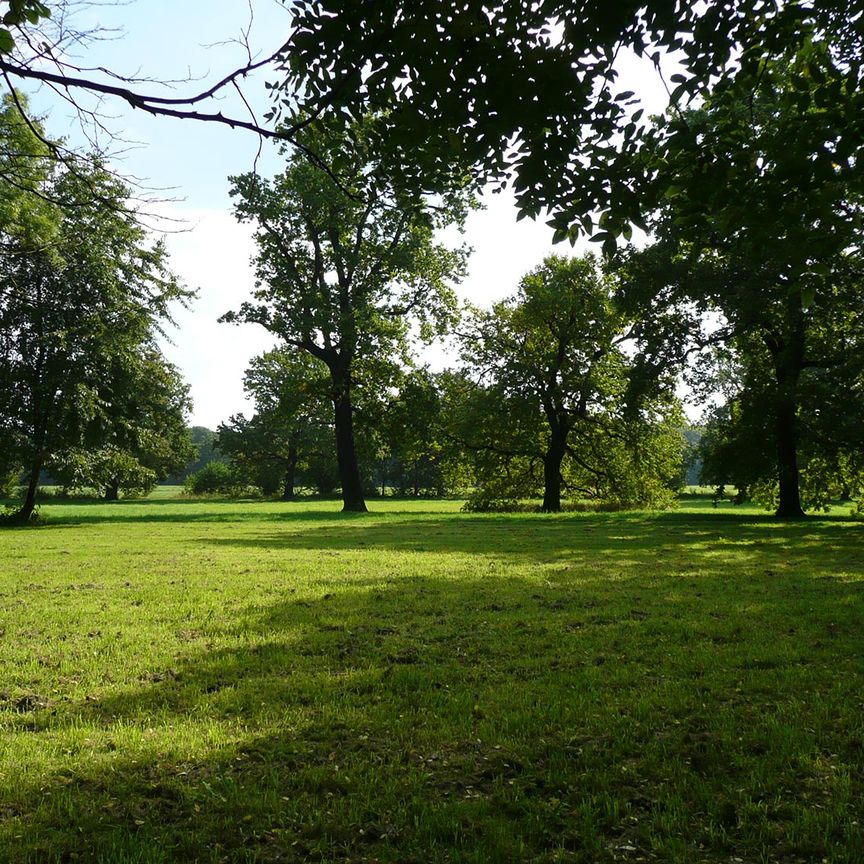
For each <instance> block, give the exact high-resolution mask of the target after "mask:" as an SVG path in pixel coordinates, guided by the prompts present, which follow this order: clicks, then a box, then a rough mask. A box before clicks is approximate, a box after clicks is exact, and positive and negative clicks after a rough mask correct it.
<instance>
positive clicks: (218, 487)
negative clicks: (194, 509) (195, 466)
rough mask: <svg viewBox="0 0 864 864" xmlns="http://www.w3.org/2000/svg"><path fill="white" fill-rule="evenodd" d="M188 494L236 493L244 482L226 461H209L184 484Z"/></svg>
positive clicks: (240, 489) (241, 488)
mask: <svg viewBox="0 0 864 864" xmlns="http://www.w3.org/2000/svg"><path fill="white" fill-rule="evenodd" d="M183 485H184V489H185V491H186V494H187V495H236V494H238V493H240V492H241V491H242V490H243V484H242V482H241V481H240V480H239V478H238V477H237V475H236V474H235V472H234V471H232V470H231V468H230V467H229V466H228V465H226V464H225V463H224V462H208V463H207V464H206V465H205V466H204V467H203V468H202V469H201V470H200V471H196V472H195V473H194V474H190V475H189V476H188V477H187V478H186V482H185V483H184V484H183Z"/></svg>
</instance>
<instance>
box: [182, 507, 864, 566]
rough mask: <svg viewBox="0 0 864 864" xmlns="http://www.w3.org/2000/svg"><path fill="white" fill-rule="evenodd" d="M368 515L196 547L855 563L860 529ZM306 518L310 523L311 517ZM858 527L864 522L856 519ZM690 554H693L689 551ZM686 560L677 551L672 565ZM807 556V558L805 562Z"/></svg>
mask: <svg viewBox="0 0 864 864" xmlns="http://www.w3.org/2000/svg"><path fill="white" fill-rule="evenodd" d="M414 515H415V514H413V513H412V514H410V515H409V514H406V513H386V514H376V516H378V517H380V518H376V519H374V520H373V519H371V518H368V517H367V518H365V519H364V518H362V517H361V518H360V519H355V520H351V521H349V522H347V523H345V524H340V523H339V522H335V523H334V520H333V519H332V514H331V518H329V519H327V521H328V524H327V525H319V524H309V525H308V526H307V525H303V524H302V523H303V520H302V519H298V520H297V521H296V522H294V523H293V524H291V525H289V526H286V528H285V529H284V530H263V531H258V532H254V533H251V534H248V533H247V534H244V535H243V536H234V537H206V538H201V539H200V540H199V541H195V542H199V543H200V544H202V545H205V546H206V545H210V546H224V547H235V548H246V549H270V550H321V551H343V552H350V551H354V552H362V551H364V550H370V549H384V550H393V551H400V552H415V553H458V554H463V555H475V554H477V555H493V556H500V557H502V558H506V559H510V560H513V559H517V560H518V559H520V558H527V559H533V560H541V561H550V562H551V561H556V560H558V561H560V560H565V559H571V558H574V557H576V558H578V559H580V560H584V559H586V558H590V557H591V556H600V560H603V556H608V555H616V554H621V553H626V555H627V556H629V557H630V558H631V559H633V558H635V559H638V560H639V561H640V562H654V563H661V562H662V561H663V558H664V556H667V555H668V554H669V553H670V552H680V551H682V549H684V548H686V549H690V550H693V551H697V550H698V551H699V553H700V554H702V553H704V552H705V550H706V549H709V548H710V549H712V550H713V553H714V554H716V555H720V556H723V555H726V556H727V557H734V556H740V555H758V554H760V553H761V552H762V551H763V550H766V549H770V550H773V551H774V552H775V553H780V552H795V553H796V554H798V553H801V552H810V551H812V552H814V553H816V556H815V557H816V559H818V557H819V551H820V549H823V548H824V545H825V544H826V543H828V544H830V545H831V546H832V548H834V550H835V553H836V552H838V551H841V550H842V552H844V553H848V554H849V555H850V556H852V557H853V558H854V557H857V560H858V561H861V560H864V558H862V556H864V551H862V550H864V547H862V539H864V530H859V529H858V527H857V526H856V525H855V524H850V520H849V519H846V518H843V517H826V519H822V520H818V521H817V520H810V521H794V522H785V523H784V522H778V521H777V520H775V519H774V518H773V517H771V516H767V515H764V516H763V515H753V514H747V515H744V514H740V515H739V514H714V513H675V512H670V513H661V514H645V513H616V514H581V515H579V516H558V517H543V516H536V515H532V516H517V515H514V516H474V515H465V514H453V515H450V516H447V517H444V518H442V517H441V515H440V514H434V515H431V516H424V517H423V518H422V519H414V518H411V517H413V516H414ZM311 521H312V520H310V522H311ZM862 528H864V526H862ZM696 557H698V556H696ZM695 560H696V558H695V557H693V558H690V559H688V558H685V559H683V560H682V561H681V565H682V566H685V567H686V566H688V565H689V564H693V563H694V562H695ZM815 563H817V562H816V561H814V564H815Z"/></svg>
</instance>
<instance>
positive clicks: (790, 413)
mask: <svg viewBox="0 0 864 864" xmlns="http://www.w3.org/2000/svg"><path fill="white" fill-rule="evenodd" d="M783 389H784V388H782V385H781V393H780V394H779V399H778V401H777V416H776V418H775V421H774V422H775V426H774V436H775V441H776V446H777V480H778V482H779V484H780V502H779V505H778V507H777V512H776V514H775V515H777V516H778V517H780V518H782V519H801V518H802V517H803V516H804V509H803V508H802V507H801V493H800V490H799V488H798V487H799V475H798V430H797V426H798V418H797V405H796V399H795V397H794V395H791V394H787V393H784V392H783Z"/></svg>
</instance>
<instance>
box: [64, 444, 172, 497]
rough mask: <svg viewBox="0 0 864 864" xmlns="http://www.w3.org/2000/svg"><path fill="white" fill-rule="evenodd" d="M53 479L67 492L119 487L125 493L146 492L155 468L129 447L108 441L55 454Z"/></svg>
mask: <svg viewBox="0 0 864 864" xmlns="http://www.w3.org/2000/svg"><path fill="white" fill-rule="evenodd" d="M53 461H54V467H52V471H53V472H54V478H55V480H56V481H57V482H58V483H60V485H62V486H63V487H64V489H65V490H66V491H68V492H73V493H74V492H78V491H82V490H84V489H96V490H98V491H101V492H102V493H103V494H104V492H105V490H107V489H111V488H115V489H118V490H122V491H123V493H124V494H125V495H126V496H127V497H134V498H137V497H141V496H144V495H147V494H148V493H149V492H150V491H151V490H152V489H153V487H154V486H155V485H156V480H157V476H156V472H155V471H153V470H151V469H150V468H146V467H145V466H144V465H142V464H141V463H140V462H139V461H138V460H137V459H136V458H135V457H134V456H133V455H132V454H131V453H129V451H128V450H121V449H120V448H119V447H115V446H113V445H111V444H109V445H107V446H105V447H100V448H99V449H98V450H83V449H77V448H76V449H72V450H68V451H66V452H64V453H62V454H58V455H57V456H55V457H54V460H53Z"/></svg>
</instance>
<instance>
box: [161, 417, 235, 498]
mask: <svg viewBox="0 0 864 864" xmlns="http://www.w3.org/2000/svg"><path fill="white" fill-rule="evenodd" d="M186 438H187V440H188V441H189V443H190V444H191V449H192V452H193V457H192V459H191V460H190V461H189V462H188V463H187V464H186V466H185V467H184V468H183V470H182V471H178V472H177V473H176V474H172V475H171V476H170V477H168V478H167V482H168V484H171V485H176V486H182V485H183V483H184V482H185V481H186V478H187V477H188V476H189V475H190V474H193V473H194V472H195V471H200V470H201V469H202V468H203V467H204V466H205V465H207V464H208V463H210V462H214V461H215V462H224V461H225V458H224V457H223V456H222V455H221V454H220V453H219V452H218V451H217V450H216V446H215V445H216V438H217V434H216V432H215V431H214V430H213V429H208V428H207V427H206V426H192V427H189V428H188V429H187V430H186Z"/></svg>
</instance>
